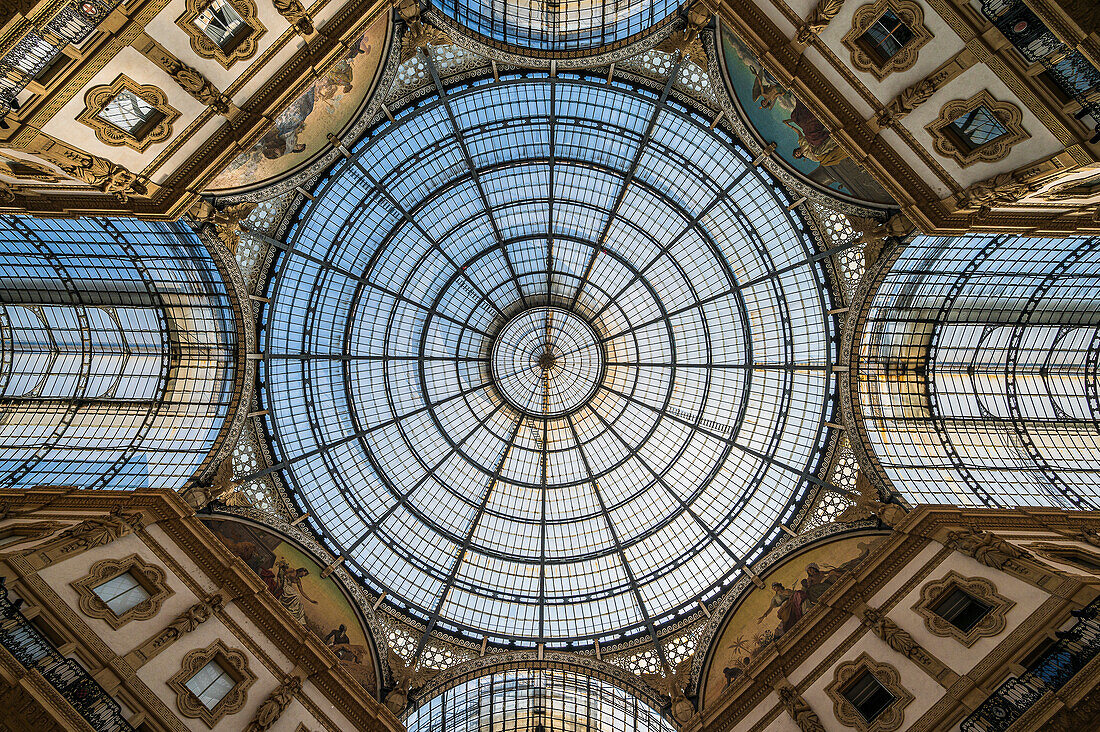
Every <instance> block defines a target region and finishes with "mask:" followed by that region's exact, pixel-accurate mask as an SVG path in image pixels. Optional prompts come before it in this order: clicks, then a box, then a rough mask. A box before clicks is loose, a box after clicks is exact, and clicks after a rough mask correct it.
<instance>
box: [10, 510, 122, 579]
mask: <svg viewBox="0 0 1100 732" xmlns="http://www.w3.org/2000/svg"><path fill="white" fill-rule="evenodd" d="M143 521H144V517H143V515H142V514H141V513H140V512H126V511H123V510H122V509H121V507H116V508H114V509H112V510H111V512H110V513H108V514H105V515H103V516H95V517H92V518H88V519H85V520H83V521H81V522H80V523H79V524H76V525H75V526H71V527H69V528H67V529H65V530H64V531H62V532H61V533H60V534H58V535H57V538H55V539H53V540H51V541H49V542H47V543H46V544H44V545H42V546H39V547H34V548H32V549H30V550H28V551H27V552H26V553H25V556H26V558H27V561H28V562H30V564H31V566H32V567H34V568H35V569H41V568H42V567H45V566H47V565H49V564H52V563H54V562H55V561H57V560H58V559H61V558H68V557H73V556H76V555H77V554H79V553H81V552H84V551H87V550H88V549H94V548H95V547H99V546H105V545H107V544H110V543H111V542H112V541H114V540H115V539H119V538H121V537H123V536H127V535H129V534H132V533H133V532H135V531H137V530H138V529H140V528H141V527H142V522H143Z"/></svg>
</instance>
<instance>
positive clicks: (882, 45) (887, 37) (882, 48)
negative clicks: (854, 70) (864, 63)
mask: <svg viewBox="0 0 1100 732" xmlns="http://www.w3.org/2000/svg"><path fill="white" fill-rule="evenodd" d="M911 40H913V31H911V30H909V26H907V25H905V23H903V22H902V20H901V18H899V17H898V16H897V15H895V14H894V11H892V10H887V11H886V12H885V13H883V14H882V17H880V18H879V19H878V20H876V21H875V24H874V25H872V26H871V27H870V28H868V29H867V32H866V33H864V34H863V41H864V42H865V43H866V44H867V45H868V46H869V47H870V49H871V50H872V51H873V52H874V53H876V54H878V55H879V58H880V59H881V60H883V61H885V60H887V59H889V58H891V57H892V56H893V55H894V54H896V53H897V52H898V51H900V50H901V49H902V48H903V47H904V46H905V44H906V43H908V42H909V41H911Z"/></svg>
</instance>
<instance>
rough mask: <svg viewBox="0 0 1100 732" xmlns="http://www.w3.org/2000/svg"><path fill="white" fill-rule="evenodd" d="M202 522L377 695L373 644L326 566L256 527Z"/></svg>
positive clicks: (357, 679)
mask: <svg viewBox="0 0 1100 732" xmlns="http://www.w3.org/2000/svg"><path fill="white" fill-rule="evenodd" d="M203 523H204V524H206V526H207V528H209V529H210V530H211V531H213V532H214V534H216V535H217V537H218V538H219V539H221V540H222V542H223V543H224V544H225V545H226V547H228V548H229V550H230V551H231V552H233V553H234V554H236V555H237V556H238V557H240V558H241V559H243V560H244V561H245V563H246V564H248V566H249V567H251V568H252V571H254V572H255V573H256V574H258V575H259V576H260V578H261V579H262V580H263V581H264V582H265V583H266V584H267V589H268V591H270V592H271V594H272V595H274V596H275V597H276V599H278V600H279V602H281V603H282V605H283V607H284V608H286V609H287V612H289V613H290V614H291V616H293V617H294V619H295V620H297V621H298V622H299V623H301V624H302V625H304V626H305V627H307V628H309V629H310V630H311V631H313V632H314V633H315V634H316V635H317V637H318V638H320V639H321V640H322V641H323V642H324V643H325V645H327V646H328V647H329V648H330V649H331V650H332V652H333V653H334V654H336V657H337V658H339V659H340V664H341V665H342V666H344V668H346V669H347V670H348V671H349V672H350V673H351V675H352V676H353V677H354V678H355V680H356V681H358V682H359V683H360V684H362V685H363V686H364V687H366V689H367V690H368V691H369V692H370V693H371V694H372V695H374V694H375V693H376V677H375V670H374V661H373V658H372V656H371V652H370V642H369V641H368V639H367V634H366V631H365V630H364V629H363V624H362V622H361V620H360V619H359V614H358V613H357V612H356V611H355V609H354V608H353V607H352V606H351V603H350V602H348V599H347V597H346V596H345V595H344V593H343V590H341V589H340V586H339V585H338V584H337V583H336V581H335V580H333V579H331V578H329V579H322V578H321V571H322V569H323V567H321V566H320V565H318V564H317V562H315V561H314V560H313V559H312V558H311V557H310V556H309V555H307V554H305V553H303V552H302V551H301V550H300V549H298V548H297V547H296V546H295V545H294V544H291V543H289V542H287V541H286V540H285V539H283V538H282V537H281V536H279V535H277V534H274V533H272V532H270V531H267V530H265V529H262V528H259V527H257V526H254V525H252V524H245V523H241V522H239V521H230V520H224V519H216V518H204V519H203Z"/></svg>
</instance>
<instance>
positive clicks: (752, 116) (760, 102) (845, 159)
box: [722, 26, 893, 203]
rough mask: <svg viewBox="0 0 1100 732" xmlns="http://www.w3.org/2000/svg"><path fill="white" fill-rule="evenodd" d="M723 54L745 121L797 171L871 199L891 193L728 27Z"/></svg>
mask: <svg viewBox="0 0 1100 732" xmlns="http://www.w3.org/2000/svg"><path fill="white" fill-rule="evenodd" d="M722 55H723V57H724V59H725V67H726V73H727V75H728V78H729V83H730V85H731V87H732V91H733V94H734V96H735V97H736V99H737V102H738V104H740V106H741V109H742V110H743V111H744V116H745V118H746V121H747V122H748V123H749V124H750V125H752V126H753V127H754V128H755V129H756V132H757V133H758V134H759V135H760V137H761V138H762V139H763V140H765V141H766V142H775V143H776V153H777V154H778V155H780V156H781V157H782V158H783V160H785V161H786V162H787V163H788V164H789V165H790V166H791V167H792V168H794V170H796V171H798V172H799V173H801V174H802V175H803V176H804V177H805V178H807V179H808V180H810V181H813V182H815V183H817V184H819V185H820V186H823V187H825V188H829V189H831V190H834V191H838V192H840V193H845V194H847V195H849V196H852V197H854V198H858V199H860V200H863V201H868V202H872V203H892V202H893V201H892V199H891V198H890V195H889V194H888V193H887V192H886V191H885V190H884V189H883V188H882V186H880V185H879V184H878V182H877V181H875V179H874V178H872V177H871V175H870V174H869V173H867V171H865V170H864V169H863V168H862V167H860V166H859V165H858V164H857V163H856V162H855V161H853V160H852V159H851V157H849V155H848V153H847V152H845V151H844V149H843V148H842V147H840V146H839V145H838V144H837V142H836V140H835V139H833V136H832V135H831V134H830V132H829V130H828V128H826V127H825V125H823V124H822V123H821V121H820V120H818V118H817V117H815V116H814V114H813V112H811V111H810V110H809V108H807V107H806V106H805V105H804V104H802V102H800V101H799V100H798V98H797V97H796V96H795V95H794V94H792V93H791V92H789V91H787V90H786V89H784V88H783V87H782V86H780V84H779V83H778V82H777V81H776V79H775V77H773V76H772V75H771V74H769V73H768V72H767V71H766V70H765V69H764V66H763V65H762V64H761V63H760V60H759V59H758V58H757V57H756V56H755V55H754V54H753V52H752V51H750V50H749V48H748V46H746V45H745V44H744V43H742V41H741V40H740V39H739V38H738V37H737V36H736V35H735V34H734V33H733V31H731V30H730V29H729V28H727V27H725V26H723V27H722Z"/></svg>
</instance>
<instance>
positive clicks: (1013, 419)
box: [858, 236, 1100, 509]
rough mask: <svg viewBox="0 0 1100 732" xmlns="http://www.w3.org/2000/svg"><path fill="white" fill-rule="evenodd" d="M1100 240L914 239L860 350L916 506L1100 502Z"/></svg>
mask: <svg viewBox="0 0 1100 732" xmlns="http://www.w3.org/2000/svg"><path fill="white" fill-rule="evenodd" d="M1098 245H1100V239H1097V238H1077V239H1072V238H1068V239H1027V238H1022V237H1015V236H996V237H993V236H969V237H918V238H917V239H916V240H915V241H914V242H913V243H912V244H910V245H909V246H908V247H907V248H906V249H905V250H904V251H903V252H902V254H901V256H900V257H899V258H898V259H897V261H896V262H895V263H894V265H893V267H892V268H891V269H890V270H889V272H887V273H886V274H885V276H884V277H883V280H882V283H881V285H880V286H879V288H878V290H877V292H876V294H875V295H874V297H873V299H872V300H871V304H870V307H869V310H868V314H867V317H866V320H865V322H864V323H863V326H862V334H861V336H860V342H859V346H858V397H859V404H860V408H861V410H862V414H863V425H864V428H865V429H866V432H867V436H868V439H869V440H870V444H871V446H872V447H873V450H874V452H875V455H876V458H877V460H878V462H879V463H880V464H881V466H882V467H883V468H884V469H885V471H886V473H887V475H888V476H889V478H890V480H891V482H892V483H893V484H894V486H895V488H896V489H897V490H899V491H901V493H902V494H903V495H904V497H905V498H906V500H908V501H911V502H914V503H950V504H954V505H963V506H966V505H987V506H992V507H1008V506H1030V505H1035V506H1056V507H1063V508H1080V509H1095V508H1096V507H1097V506H1098V505H1100V490H1098V489H1100V469H1098V468H1097V465H1098V464H1100V463H1098V461H1097V457H1098V456H1100V421H1098V418H1100V402H1098V400H1097V354H1098V348H1100V302H1098V300H1097V297H1098V295H1097V287H1096V285H1097V280H1098V279H1100V246H1098Z"/></svg>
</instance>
